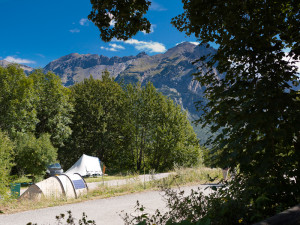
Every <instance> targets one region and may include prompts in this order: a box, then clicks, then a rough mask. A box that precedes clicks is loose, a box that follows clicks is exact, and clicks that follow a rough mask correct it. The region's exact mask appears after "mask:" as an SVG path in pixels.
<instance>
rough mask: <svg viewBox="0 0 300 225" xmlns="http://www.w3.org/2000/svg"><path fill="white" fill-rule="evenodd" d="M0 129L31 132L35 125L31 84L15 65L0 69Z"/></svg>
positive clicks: (33, 97) (12, 132)
mask: <svg viewBox="0 0 300 225" xmlns="http://www.w3.org/2000/svg"><path fill="white" fill-rule="evenodd" d="M0 87H1V88H0V129H2V130H3V131H7V132H8V133H9V135H10V136H11V135H13V134H14V133H15V132H17V131H20V132H32V131H34V129H35V124H36V123H37V121H38V120H37V118H36V110H35V107H34V102H35V101H36V97H35V96H34V89H33V82H32V80H31V79H28V78H27V77H26V75H25V74H24V72H23V70H22V69H20V68H19V67H17V66H15V65H10V66H8V67H7V68H3V67H0Z"/></svg>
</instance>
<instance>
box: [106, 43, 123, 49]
mask: <svg viewBox="0 0 300 225" xmlns="http://www.w3.org/2000/svg"><path fill="white" fill-rule="evenodd" d="M109 46H110V47H112V48H115V49H125V48H124V47H123V46H122V45H117V44H114V43H113V44H109Z"/></svg>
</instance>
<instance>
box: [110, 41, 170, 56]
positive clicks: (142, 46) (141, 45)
mask: <svg viewBox="0 0 300 225" xmlns="http://www.w3.org/2000/svg"><path fill="white" fill-rule="evenodd" d="M113 41H118V42H124V43H125V44H130V45H133V46H134V48H135V49H137V50H139V51H145V52H150V53H151V52H158V53H162V52H165V51H167V49H166V47H165V46H164V44H162V43H159V42H154V41H139V40H137V39H129V40H127V41H123V40H113Z"/></svg>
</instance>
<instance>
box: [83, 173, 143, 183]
mask: <svg viewBox="0 0 300 225" xmlns="http://www.w3.org/2000/svg"><path fill="white" fill-rule="evenodd" d="M136 176H138V174H132V173H127V175H113V176H103V177H102V176H101V177H87V178H84V180H85V182H87V183H93V182H102V181H109V180H123V179H130V178H133V177H136Z"/></svg>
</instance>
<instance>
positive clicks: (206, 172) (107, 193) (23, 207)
mask: <svg viewBox="0 0 300 225" xmlns="http://www.w3.org/2000/svg"><path fill="white" fill-rule="evenodd" d="M114 177H115V178H118V177H119V176H114ZM111 178H113V177H111ZM132 178H133V179H132ZM211 178H215V180H214V181H213V182H214V183H217V182H218V181H220V180H221V178H222V172H221V170H220V169H209V168H204V167H199V168H176V169H175V170H174V171H171V175H170V176H168V177H167V178H163V179H161V180H154V179H152V180H151V181H149V182H145V183H144V182H143V180H140V179H139V178H138V177H137V176H135V175H128V176H127V177H123V179H127V182H126V184H125V185H120V186H109V187H108V186H107V185H105V184H103V185H100V186H99V188H98V189H96V190H93V191H89V192H88V194H87V195H82V196H80V197H79V198H78V199H66V198H60V199H54V198H53V199H43V198H42V199H41V200H39V201H33V200H22V201H20V200H17V199H9V200H7V201H2V202H1V200H0V212H2V213H15V212H20V211H27V210H33V209H39V208H46V207H53V206H59V205H64V204H72V203H77V202H82V201H87V200H94V199H100V198H108V197H115V196H120V195H126V194H130V193H137V192H142V191H145V190H160V189H161V187H174V186H189V185H194V184H205V183H212V179H211ZM91 179H94V178H91ZM100 179H102V178H100ZM109 179H110V178H109ZM101 181H102V180H101Z"/></svg>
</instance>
